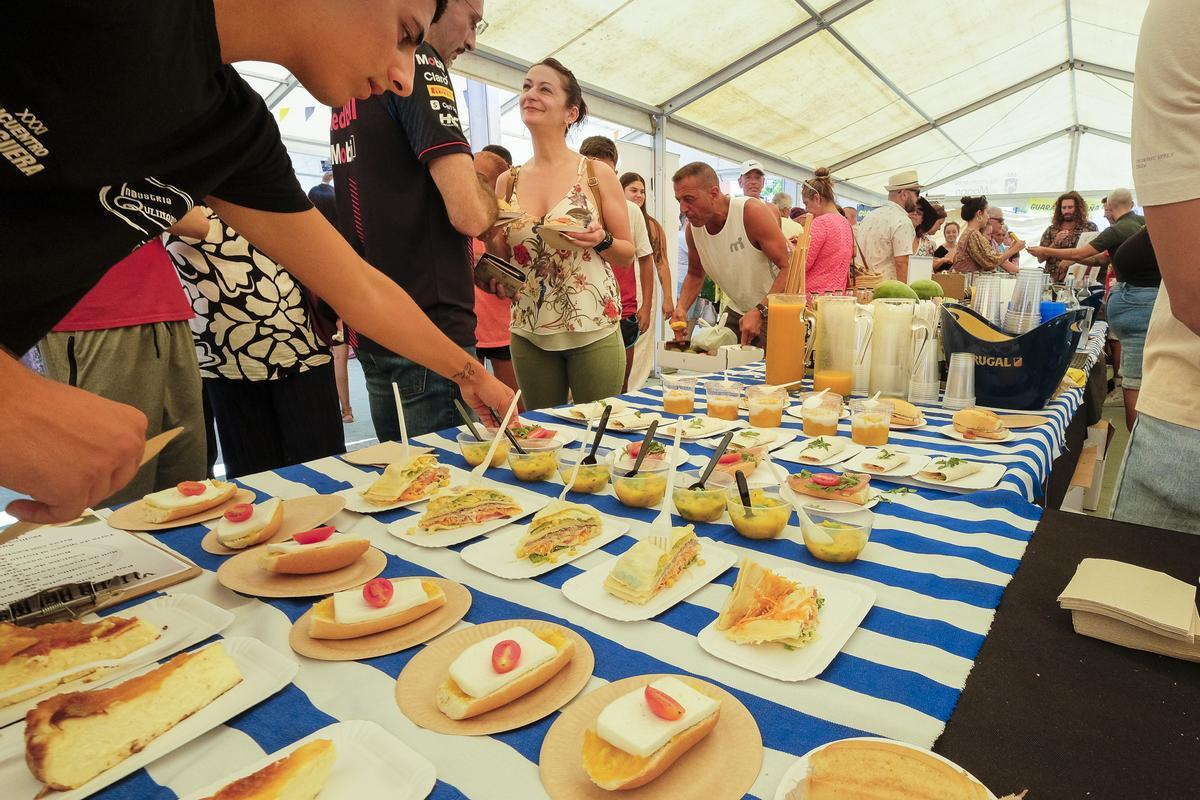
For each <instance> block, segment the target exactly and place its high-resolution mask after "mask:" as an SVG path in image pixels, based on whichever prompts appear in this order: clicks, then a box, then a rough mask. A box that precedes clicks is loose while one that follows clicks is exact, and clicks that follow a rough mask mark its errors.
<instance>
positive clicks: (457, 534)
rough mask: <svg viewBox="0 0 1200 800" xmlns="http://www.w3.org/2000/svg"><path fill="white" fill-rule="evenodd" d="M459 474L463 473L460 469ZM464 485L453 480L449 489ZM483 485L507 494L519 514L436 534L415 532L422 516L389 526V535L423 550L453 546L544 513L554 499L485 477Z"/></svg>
mask: <svg viewBox="0 0 1200 800" xmlns="http://www.w3.org/2000/svg"><path fill="white" fill-rule="evenodd" d="M459 471H460V472H461V470H459ZM462 482H463V481H454V482H451V484H450V486H451V487H453V486H458V485H461V484H462ZM550 485H553V484H550ZM480 486H483V487H487V488H489V489H496V490H497V491H501V492H504V493H505V494H507V495H508V496H509V497H511V498H512V499H513V502H514V503H516V504H517V505H518V506H519V507H520V508H521V510H520V512H518V513H516V514H514V515H513V516H511V517H505V518H504V519H490V520H488V521H487V522H481V523H479V524H478V525H466V526H464V527H462V528H455V529H454V530H450V531H436V532H434V533H420V532H419V531H418V530H416V528H417V520H419V519H420V517H418V516H411V517H405V518H404V519H398V520H396V521H395V522H393V523H392V524H391V525H388V528H387V530H388V533H390V534H391V535H392V536H395V537H396V538H397V539H402V540H404V541H406V542H409V543H410V544H415V545H418V546H420V547H449V546H450V545H454V544H461V543H462V542H466V541H470V540H471V539H474V538H476V537H477V536H483V535H484V534H485V533H491V532H492V531H494V530H498V529H500V528H503V527H504V526H506V525H511V524H513V523H514V522H516V521H517V520H519V519H523V518H525V517H527V516H529V515H530V514H533V513H536V512H538V511H540V510H542V509H543V508H545V507H546V506H548V505H550V503H551V502H552V501H553V500H554V498H553V497H549V496H547V495H544V494H538V493H537V492H531V491H529V490H528V489H522V488H521V487H520V486H514V485H512V484H511V483H499V482H497V481H493V480H489V479H488V478H484V479H483V481H482V482H481V483H480Z"/></svg>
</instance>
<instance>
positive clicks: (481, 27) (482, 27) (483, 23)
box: [463, 0, 488, 36]
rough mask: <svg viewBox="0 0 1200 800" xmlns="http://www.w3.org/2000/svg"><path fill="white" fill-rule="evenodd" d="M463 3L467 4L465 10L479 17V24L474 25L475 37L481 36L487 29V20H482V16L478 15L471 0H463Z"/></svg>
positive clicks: (477, 10)
mask: <svg viewBox="0 0 1200 800" xmlns="http://www.w3.org/2000/svg"><path fill="white" fill-rule="evenodd" d="M463 2H464V3H466V4H467V8H469V9H471V10H472V11H473V12H475V16H477V17H479V22H476V23H475V35H476V36H483V32H484V31H486V30H487V29H488V24H487V20H486V19H484V18H483V14H480V13H479V9H478V8H476V7H475V4H474V3H472V2H471V0H463Z"/></svg>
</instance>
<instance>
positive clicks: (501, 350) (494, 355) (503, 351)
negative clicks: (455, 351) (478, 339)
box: [475, 345, 512, 364]
mask: <svg viewBox="0 0 1200 800" xmlns="http://www.w3.org/2000/svg"><path fill="white" fill-rule="evenodd" d="M475 355H477V356H478V357H479V362H480V363H481V364H482V363H483V362H484V361H512V352H511V351H510V350H509V349H508V345H504V347H476V348H475Z"/></svg>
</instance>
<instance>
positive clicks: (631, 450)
mask: <svg viewBox="0 0 1200 800" xmlns="http://www.w3.org/2000/svg"><path fill="white" fill-rule="evenodd" d="M625 452H626V453H628V454H629V457H630V458H637V457H638V453H640V452H642V443H641V442H634V443H633V444H631V445H629V447H628V448H627V449H626V450H625Z"/></svg>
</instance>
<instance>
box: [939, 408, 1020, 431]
mask: <svg viewBox="0 0 1200 800" xmlns="http://www.w3.org/2000/svg"><path fill="white" fill-rule="evenodd" d="M953 422H954V430H956V431H958V432H959V433H961V434H963V435H964V436H978V437H979V438H981V439H1004V438H1007V437H1008V428H1006V427H1004V422H1003V421H1002V420H1001V419H1000V417H999V416H998V415H997V414H996V412H994V411H988V410H987V409H986V408H964V409H962V410H961V411H956V412H954V419H953Z"/></svg>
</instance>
